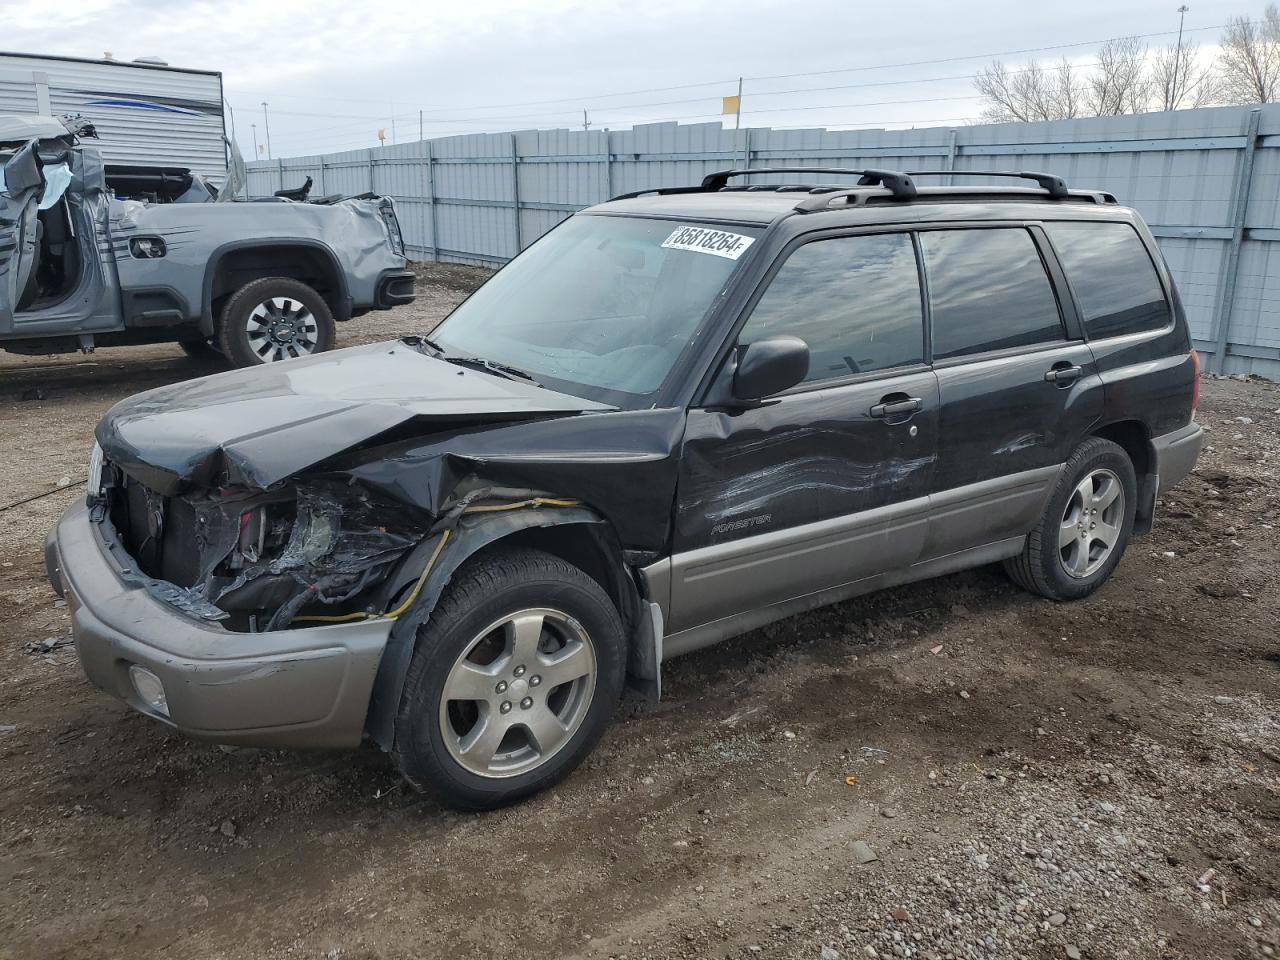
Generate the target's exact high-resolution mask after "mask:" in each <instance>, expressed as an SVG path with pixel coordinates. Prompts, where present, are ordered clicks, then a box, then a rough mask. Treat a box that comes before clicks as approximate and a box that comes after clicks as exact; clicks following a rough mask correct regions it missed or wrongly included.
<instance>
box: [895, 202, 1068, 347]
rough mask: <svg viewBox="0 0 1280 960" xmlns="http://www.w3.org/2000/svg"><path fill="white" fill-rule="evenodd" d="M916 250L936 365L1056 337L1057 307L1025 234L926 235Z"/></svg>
mask: <svg viewBox="0 0 1280 960" xmlns="http://www.w3.org/2000/svg"><path fill="white" fill-rule="evenodd" d="M920 245H921V247H922V249H923V250H924V262H925V273H926V276H927V277H928V280H929V304H930V308H931V311H932V313H931V316H932V320H933V357H934V359H935V360H946V359H947V358H949V357H962V356H966V355H968V354H973V353H985V352H986V351H988V350H1004V349H1007V348H1010V347H1022V346H1029V345H1031V344H1037V343H1045V342H1048V341H1051V340H1061V339H1062V338H1063V331H1062V318H1061V316H1060V315H1059V313H1058V301H1057V299H1056V298H1055V297H1054V294H1053V288H1052V287H1051V286H1050V285H1049V277H1048V275H1047V274H1046V273H1045V269H1044V263H1043V262H1042V261H1041V259H1040V252H1039V251H1038V250H1037V249H1036V245H1035V241H1034V240H1032V239H1031V234H1030V233H1029V232H1028V231H1026V230H1024V229H1022V228H1021V227H1011V228H995V229H989V230H938V231H928V232H925V233H922V234H920Z"/></svg>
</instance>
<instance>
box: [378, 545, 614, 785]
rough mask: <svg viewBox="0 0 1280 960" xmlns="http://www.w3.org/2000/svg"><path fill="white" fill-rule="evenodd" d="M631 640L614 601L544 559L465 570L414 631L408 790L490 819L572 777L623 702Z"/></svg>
mask: <svg viewBox="0 0 1280 960" xmlns="http://www.w3.org/2000/svg"><path fill="white" fill-rule="evenodd" d="M625 668H626V638H625V634H624V631H623V627H622V620H621V618H620V617H619V615H618V611H617V609H616V608H615V607H614V605H613V602H612V601H611V600H610V599H609V596H608V594H606V593H605V592H604V590H603V589H601V587H600V585H599V584H598V583H596V581H595V580H593V579H592V578H591V577H590V576H588V575H587V574H585V573H584V572H583V571H582V570H580V569H578V568H577V567H575V566H573V565H571V564H569V563H566V562H565V561H563V560H561V559H559V558H558V557H554V556H552V555H550V554H547V553H543V552H541V551H538V550H529V549H515V550H503V551H500V552H494V553H490V554H487V555H481V556H480V557H478V558H475V559H473V560H472V561H469V562H468V563H467V564H466V565H465V566H464V567H463V568H462V569H461V570H460V571H459V573H458V575H457V576H456V577H455V578H454V580H453V582H452V583H451V584H450V586H449V588H448V589H447V590H446V592H445V593H444V595H443V596H442V597H441V598H440V602H439V603H438V604H437V605H436V608H435V610H433V611H432V613H431V617H430V619H429V620H428V621H427V623H426V624H424V625H423V626H422V627H421V628H420V629H419V631H418V641H417V647H416V649H415V651H414V654H413V660H412V662H411V663H410V665H409V672H408V675H407V677H406V679H405V688H404V693H403V695H402V697H401V703H400V711H399V715H398V716H397V718H396V741H395V743H396V746H395V750H396V759H397V762H398V764H399V766H400V770H401V772H402V773H403V774H404V777H405V779H406V780H408V781H409V783H410V784H412V785H413V786H414V787H416V788H417V789H419V790H423V791H425V792H428V793H431V794H433V795H435V796H436V797H437V798H438V799H439V800H441V801H442V802H443V803H445V804H446V805H448V806H451V807H456V808H458V809H464V810H488V809H493V808H494V807H499V806H502V805H504V804H507V803H511V802H514V801H516V800H519V799H521V798H523V797H526V796H528V795H530V794H532V793H536V792H538V791H540V790H545V789H547V788H548V787H550V786H552V785H553V784H555V783H557V782H558V781H560V780H561V779H562V778H564V777H565V776H567V775H568V774H569V773H570V772H571V771H572V770H573V769H574V768H575V767H577V766H578V764H579V763H581V762H582V760H583V758H584V757H586V755H587V754H588V753H589V752H590V751H591V749H592V747H594V746H595V744H596V742H597V741H598V740H599V739H600V737H601V735H602V734H603V733H604V729H605V727H606V726H607V725H608V723H609V720H610V718H611V717H612V715H613V711H614V708H615V707H616V706H617V703H618V700H619V698H620V697H621V695H622V686H623V680H624V674H625Z"/></svg>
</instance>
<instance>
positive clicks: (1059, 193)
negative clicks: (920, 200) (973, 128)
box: [908, 170, 1070, 200]
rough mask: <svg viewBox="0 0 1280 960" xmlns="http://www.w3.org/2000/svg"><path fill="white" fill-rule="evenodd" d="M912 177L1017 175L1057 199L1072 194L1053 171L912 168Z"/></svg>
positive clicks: (1063, 181)
mask: <svg viewBox="0 0 1280 960" xmlns="http://www.w3.org/2000/svg"><path fill="white" fill-rule="evenodd" d="M908 176H912V177H955V176H962V177H1016V178H1018V179H1020V180H1034V181H1035V182H1036V183H1038V184H1039V185H1040V187H1041V188H1042V189H1044V190H1047V191H1048V192H1049V196H1051V197H1052V198H1053V199H1055V200H1065V199H1067V197H1068V196H1069V194H1070V191H1068V190H1067V182H1066V181H1065V180H1063V179H1062V178H1061V177H1059V176H1055V175H1054V174H1052V173H1036V172H1035V171H1033V170H1018V171H1014V170H912V171H911V173H910V174H908Z"/></svg>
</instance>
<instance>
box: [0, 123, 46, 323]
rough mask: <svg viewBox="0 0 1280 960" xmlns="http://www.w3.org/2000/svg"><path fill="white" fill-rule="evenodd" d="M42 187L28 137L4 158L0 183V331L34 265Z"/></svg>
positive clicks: (10, 318)
mask: <svg viewBox="0 0 1280 960" xmlns="http://www.w3.org/2000/svg"><path fill="white" fill-rule="evenodd" d="M43 189H44V175H43V173H42V172H41V163H40V156H39V154H37V153H36V141H34V140H32V141H31V142H30V143H27V144H26V145H25V146H23V147H21V148H20V149H19V150H18V151H17V153H15V154H14V155H13V156H12V157H10V158H9V160H8V161H6V162H5V164H4V183H3V186H2V187H0V334H3V333H5V332H7V331H11V330H12V329H13V316H14V313H15V312H16V311H17V309H18V301H19V299H20V298H21V297H22V295H23V294H24V293H25V292H26V290H27V283H28V281H29V279H30V277H31V273H32V271H34V270H35V268H36V257H37V255H38V252H39V250H38V243H37V239H38V237H37V229H36V225H37V222H38V221H37V220H36V214H37V212H38V210H39V203H40V193H41V191H42V190H43Z"/></svg>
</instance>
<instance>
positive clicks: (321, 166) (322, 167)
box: [320, 157, 329, 197]
mask: <svg viewBox="0 0 1280 960" xmlns="http://www.w3.org/2000/svg"><path fill="white" fill-rule="evenodd" d="M324 168H325V162H324V157H321V158H320V196H322V197H327V196H328V195H329V194H328V192H327V191H326V190H325V188H324Z"/></svg>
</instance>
